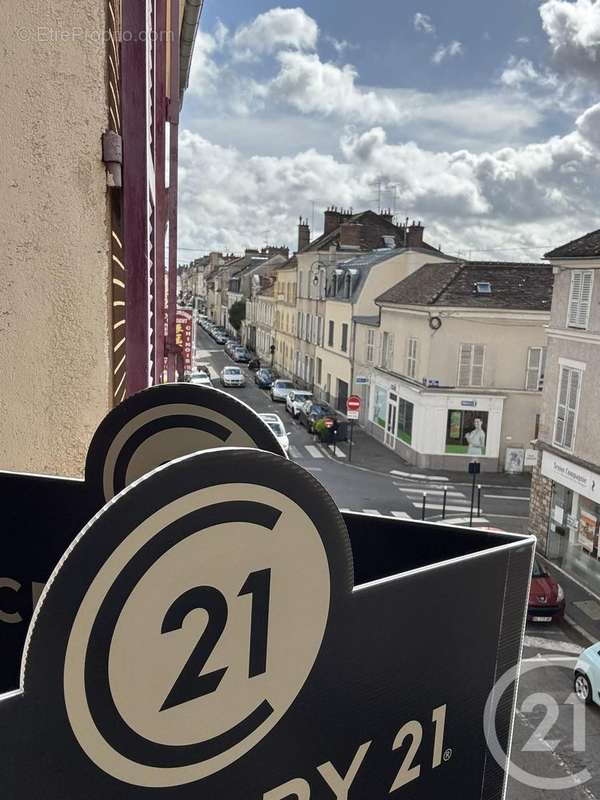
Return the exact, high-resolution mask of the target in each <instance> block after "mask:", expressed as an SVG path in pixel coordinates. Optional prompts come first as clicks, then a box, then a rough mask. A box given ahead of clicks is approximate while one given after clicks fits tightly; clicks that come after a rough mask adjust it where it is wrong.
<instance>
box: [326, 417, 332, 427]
mask: <svg viewBox="0 0 600 800" xmlns="http://www.w3.org/2000/svg"><path fill="white" fill-rule="evenodd" d="M325 427H326V428H333V420H332V419H326V420H325Z"/></svg>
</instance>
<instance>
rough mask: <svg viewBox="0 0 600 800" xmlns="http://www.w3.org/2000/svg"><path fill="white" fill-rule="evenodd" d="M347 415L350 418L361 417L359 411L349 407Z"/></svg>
mask: <svg viewBox="0 0 600 800" xmlns="http://www.w3.org/2000/svg"><path fill="white" fill-rule="evenodd" d="M346 416H347V417H348V419H358V418H359V417H360V414H359V412H358V411H350V410H349V409H348V411H347V412H346Z"/></svg>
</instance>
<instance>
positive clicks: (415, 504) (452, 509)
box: [413, 500, 470, 513]
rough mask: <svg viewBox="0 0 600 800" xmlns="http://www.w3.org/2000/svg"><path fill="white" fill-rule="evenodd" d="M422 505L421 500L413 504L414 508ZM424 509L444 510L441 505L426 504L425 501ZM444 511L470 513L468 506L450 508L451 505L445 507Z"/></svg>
mask: <svg viewBox="0 0 600 800" xmlns="http://www.w3.org/2000/svg"><path fill="white" fill-rule="evenodd" d="M422 505H423V501H422V500H421V501H420V502H419V503H416V502H414V503H413V506H415V507H416V508H421V506H422ZM425 509H426V510H427V511H443V510H444V506H443V504H442V503H428V502H427V501H426V502H425ZM446 511H466V512H467V513H468V512H469V511H470V507H469V506H451V505H446Z"/></svg>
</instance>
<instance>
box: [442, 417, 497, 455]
mask: <svg viewBox="0 0 600 800" xmlns="http://www.w3.org/2000/svg"><path fill="white" fill-rule="evenodd" d="M487 427H488V412H487V411H462V410H461V411H459V410H458V409H457V410H451V411H448V425H447V429H446V452H447V453H452V454H454V455H469V456H484V455H485V449H486V444H487Z"/></svg>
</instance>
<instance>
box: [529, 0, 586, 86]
mask: <svg viewBox="0 0 600 800" xmlns="http://www.w3.org/2000/svg"><path fill="white" fill-rule="evenodd" d="M540 16H541V18H542V25H543V27H544V31H545V32H546V34H547V35H548V38H549V40H550V45H551V47H552V50H553V54H554V58H555V61H556V63H557V65H559V66H560V67H562V68H563V69H565V70H567V71H569V72H570V73H571V74H573V75H577V74H579V75H581V76H583V77H588V78H592V79H593V80H595V81H598V79H599V77H600V3H599V2H597V1H594V0H575V1H574V2H568V1H567V0H546V2H544V3H542V5H541V6H540Z"/></svg>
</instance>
